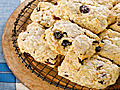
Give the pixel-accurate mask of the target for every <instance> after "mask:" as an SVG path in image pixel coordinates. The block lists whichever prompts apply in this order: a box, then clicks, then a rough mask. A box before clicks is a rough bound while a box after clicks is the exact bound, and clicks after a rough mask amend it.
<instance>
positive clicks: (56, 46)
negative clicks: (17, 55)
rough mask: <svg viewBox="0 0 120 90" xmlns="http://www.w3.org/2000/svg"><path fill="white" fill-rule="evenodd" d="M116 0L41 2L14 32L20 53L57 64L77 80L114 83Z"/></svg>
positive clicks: (119, 59)
mask: <svg viewBox="0 0 120 90" xmlns="http://www.w3.org/2000/svg"><path fill="white" fill-rule="evenodd" d="M118 1H119V0H59V1H58V2H57V3H55V4H53V3H50V2H39V4H38V6H37V7H36V8H35V9H34V11H33V13H32V14H31V17H30V18H31V20H32V21H33V22H32V23H31V24H29V25H28V26H27V30H26V31H25V32H21V33H20V34H19V36H18V46H19V48H20V51H21V52H22V53H24V52H25V53H29V54H30V55H31V56H32V57H33V58H34V59H35V60H36V61H38V62H41V63H44V64H47V65H48V66H50V67H53V68H54V67H58V75H60V76H62V77H64V78H66V79H69V80H70V81H72V82H75V83H77V84H79V85H81V86H86V87H89V88H96V89H104V88H106V87H107V86H109V85H113V84H115V82H116V80H117V79H118V77H119V72H120V71H119V65H120V3H119V2H118Z"/></svg>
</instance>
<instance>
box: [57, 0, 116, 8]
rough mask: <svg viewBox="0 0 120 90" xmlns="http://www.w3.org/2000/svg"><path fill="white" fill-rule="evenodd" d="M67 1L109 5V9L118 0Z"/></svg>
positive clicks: (62, 0)
mask: <svg viewBox="0 0 120 90" xmlns="http://www.w3.org/2000/svg"><path fill="white" fill-rule="evenodd" d="M65 1H66V0H59V3H61V2H65ZM67 1H70V2H71V1H73V2H75V3H81V4H86V5H92V6H100V5H103V6H104V7H108V8H109V9H111V8H113V7H114V6H115V5H116V4H117V1H116V0H67Z"/></svg>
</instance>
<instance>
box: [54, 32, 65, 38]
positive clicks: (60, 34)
mask: <svg viewBox="0 0 120 90" xmlns="http://www.w3.org/2000/svg"><path fill="white" fill-rule="evenodd" d="M54 37H55V38H56V39H61V38H62V37H63V34H62V33H61V32H59V31H55V32H54Z"/></svg>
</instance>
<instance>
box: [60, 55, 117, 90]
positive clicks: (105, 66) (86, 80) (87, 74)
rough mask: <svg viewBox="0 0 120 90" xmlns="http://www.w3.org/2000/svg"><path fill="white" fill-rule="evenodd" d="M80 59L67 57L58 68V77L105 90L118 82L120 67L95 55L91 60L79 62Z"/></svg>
mask: <svg viewBox="0 0 120 90" xmlns="http://www.w3.org/2000/svg"><path fill="white" fill-rule="evenodd" d="M79 61H80V60H79V58H77V57H76V58H73V57H72V56H71V57H70V55H69V56H67V57H65V60H64V61H63V62H62V64H61V66H59V67H58V75H60V76H63V77H64V78H66V79H69V80H71V81H72V82H75V83H77V84H80V85H82V86H86V87H89V88H96V89H104V88H106V87H107V86H109V85H112V84H114V83H115V82H116V80H117V79H118V77H119V67H118V66H117V65H115V64H112V63H111V62H110V61H109V60H107V59H105V58H101V57H100V56H98V55H95V56H94V57H93V58H91V59H90V60H86V61H84V62H83V65H82V64H81V62H79Z"/></svg>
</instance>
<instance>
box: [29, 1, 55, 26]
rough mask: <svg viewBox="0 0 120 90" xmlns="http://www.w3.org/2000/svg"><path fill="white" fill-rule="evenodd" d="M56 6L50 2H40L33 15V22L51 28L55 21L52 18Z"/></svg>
mask: <svg viewBox="0 0 120 90" xmlns="http://www.w3.org/2000/svg"><path fill="white" fill-rule="evenodd" d="M54 9H55V6H54V5H52V4H51V3H48V2H40V3H39V4H38V6H37V7H36V8H35V9H34V11H33V13H32V14H31V20H32V21H34V22H38V23H39V24H41V25H43V26H45V27H50V26H52V25H53V24H54V22H55V20H54V18H53V16H52V13H53V12H54Z"/></svg>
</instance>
